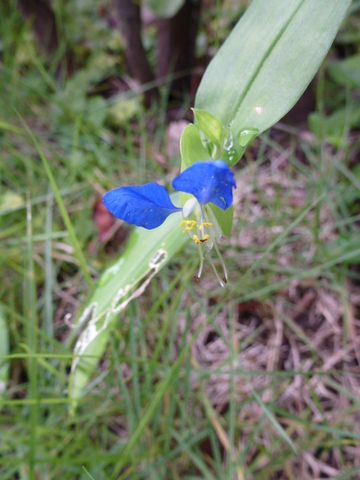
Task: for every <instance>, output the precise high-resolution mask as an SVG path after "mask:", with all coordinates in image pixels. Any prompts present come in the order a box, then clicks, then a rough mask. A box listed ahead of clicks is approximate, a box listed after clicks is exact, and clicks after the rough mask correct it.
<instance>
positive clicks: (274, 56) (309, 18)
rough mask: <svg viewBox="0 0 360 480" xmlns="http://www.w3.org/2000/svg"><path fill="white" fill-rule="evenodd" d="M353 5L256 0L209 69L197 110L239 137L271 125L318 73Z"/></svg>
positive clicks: (337, 1)
mask: <svg viewBox="0 0 360 480" xmlns="http://www.w3.org/2000/svg"><path fill="white" fill-rule="evenodd" d="M350 3H351V0H332V1H331V2H329V1H328V0H316V1H314V0H277V1H276V2H269V1H268V0H253V2H252V3H251V5H250V7H249V8H248V10H247V11H246V12H245V14H244V15H243V16H242V17H241V19H240V21H239V22H238V24H237V25H236V27H235V28H234V30H233V31H232V33H231V34H230V36H229V37H228V39H227V40H226V41H225V43H224V44H223V46H222V47H221V48H220V50H219V52H218V53H217V55H216V56H215V57H214V59H213V60H212V62H211V63H210V65H209V67H208V68H207V70H206V73H205V75H204V77H203V79H202V81H201V84H200V86H199V89H198V92H197V96H196V102H195V106H196V108H200V109H204V110H207V111H209V112H210V113H212V114H213V115H215V116H216V117H217V118H219V119H221V120H222V121H223V122H224V123H225V124H229V125H231V127H232V131H233V133H234V134H235V135H237V134H238V133H239V132H240V130H242V129H246V128H249V127H251V128H257V129H259V131H260V132H263V131H264V130H266V129H267V128H269V127H271V126H272V125H273V124H274V123H276V122H277V121H278V120H280V118H282V117H283V116H284V115H285V114H286V113H287V112H288V111H289V110H290V109H291V108H292V106H293V105H294V104H295V103H296V101H297V100H298V99H299V98H300V96H301V94H302V93H303V92H304V90H305V88H306V87H307V85H308V84H309V83H310V81H311V79H312V78H313V77H314V75H315V74H316V72H317V70H318V68H319V66H320V64H321V62H322V60H323V59H324V57H325V55H326V53H327V51H328V50H329V48H330V45H331V43H332V42H333V40H334V37H335V35H336V32H337V31H338V29H339V27H340V25H341V22H342V20H343V18H344V16H345V14H346V11H347V9H348V7H349V5H350ZM219 72H221V75H219Z"/></svg>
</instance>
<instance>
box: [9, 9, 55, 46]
mask: <svg viewBox="0 0 360 480" xmlns="http://www.w3.org/2000/svg"><path fill="white" fill-rule="evenodd" d="M18 1H19V7H20V10H21V12H22V14H23V15H24V16H25V18H27V19H29V20H30V21H31V22H32V23H33V29H34V33H35V35H36V39H37V41H38V44H39V45H40V46H41V47H42V48H43V49H44V50H45V52H46V53H50V54H51V53H54V52H55V51H56V50H57V48H58V34H57V30H56V20H55V15H54V12H53V11H52V9H51V7H50V5H49V4H48V2H47V1H46V0H18Z"/></svg>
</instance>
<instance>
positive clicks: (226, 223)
mask: <svg viewBox="0 0 360 480" xmlns="http://www.w3.org/2000/svg"><path fill="white" fill-rule="evenodd" d="M210 208H211V211H212V212H213V214H214V216H215V219H216V221H217V223H218V225H219V227H220V228H221V231H222V233H223V235H225V236H226V237H229V236H230V235H231V229H232V222H233V215H234V207H233V206H232V205H231V207H230V208H228V209H227V210H221V208H219V207H217V206H216V205H214V204H212V203H211V204H210Z"/></svg>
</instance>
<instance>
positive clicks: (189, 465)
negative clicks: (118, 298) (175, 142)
mask: <svg viewBox="0 0 360 480" xmlns="http://www.w3.org/2000/svg"><path fill="white" fill-rule="evenodd" d="M2 9H3V10H5V7H4V6H1V7H0V32H1V37H2V38H3V45H4V47H2V48H3V51H2V52H1V54H2V63H1V65H0V92H1V94H0V147H1V152H2V154H1V163H0V269H1V272H2V281H1V283H0V307H1V308H0V314H1V315H2V316H3V318H4V319H5V322H6V323H5V325H6V329H7V330H8V333H9V335H10V345H9V354H6V353H4V355H3V357H2V358H1V362H3V361H5V362H8V363H9V365H10V372H9V379H8V385H7V388H6V390H5V391H4V392H2V393H1V397H0V429H1V435H0V478H1V480H7V479H9V480H13V479H21V480H23V479H24V480H25V479H31V480H35V479H41V480H42V479H58V478H61V479H62V480H67V479H69V480H73V479H81V480H83V479H84V480H86V479H89V478H90V479H91V478H92V479H95V480H103V479H112V478H114V479H115V478H123V479H125V478H131V479H135V480H136V479H139V480H140V479H154V480H158V479H175V480H176V479H180V478H181V479H189V480H190V479H209V480H210V479H229V480H231V479H233V478H235V479H251V478H256V479H260V480H261V479H264V480H265V479H271V478H301V477H300V475H301V474H300V473H299V472H300V471H301V470H299V468H300V467H299V465H302V466H304V465H307V466H308V465H309V464H308V463H306V462H307V460H306V459H308V458H309V455H310V456H311V457H312V458H313V459H315V461H316V462H318V465H320V467H321V468H323V465H328V467H329V468H330V467H332V468H334V467H333V465H334V458H335V459H336V464H337V470H338V472H339V473H338V474H337V476H336V477H331V476H330V474H329V477H328V478H338V479H347V478H354V479H355V478H357V477H358V476H359V474H360V465H359V464H356V461H355V459H356V452H355V449H357V451H359V450H358V449H359V448H360V432H359V429H358V427H357V424H356V418H357V416H358V411H359V404H360V401H359V397H358V392H359V390H358V389H359V384H360V375H359V369H358V367H359V365H358V363H357V362H358V360H359V359H357V358H356V353H355V350H356V345H358V343H357V344H356V342H357V341H358V340H359V337H360V332H359V327H358V325H357V324H356V320H355V319H356V314H357V310H356V309H357V308H358V306H356V305H355V303H354V301H353V297H354V296H355V293H356V289H358V284H359V268H358V266H359V260H360V234H359V229H358V222H359V214H358V202H359V196H360V193H359V172H358V170H356V169H355V168H353V164H354V162H353V159H354V158H355V154H356V152H358V150H359V138H358V136H356V135H357V134H356V133H354V136H353V137H351V138H350V137H345V138H344V141H343V142H342V143H341V145H340V146H339V147H338V148H334V147H332V148H330V147H329V145H328V142H327V139H326V138H323V139H318V138H314V139H313V140H311V141H307V140H304V139H303V136H301V133H303V132H301V131H300V130H299V129H293V131H292V133H290V134H286V135H285V137H284V133H283V132H281V131H280V130H279V128H278V129H274V131H273V132H272V134H271V135H270V134H265V135H263V137H262V138H261V140H259V141H258V142H257V143H256V145H255V146H254V148H252V149H251V150H250V151H249V152H248V153H247V155H246V158H245V159H244V161H243V162H242V164H243V166H242V169H241V170H240V169H237V176H238V191H237V202H238V203H237V205H236V220H235V222H234V231H233V234H232V237H231V238H230V239H225V240H224V242H223V245H222V252H223V254H224V258H225V261H226V264H227V268H228V270H229V277H230V282H229V285H228V287H227V288H226V289H221V288H220V287H219V286H218V285H217V282H216V279H215V278H214V276H213V274H212V271H211V268H210V266H207V267H206V269H205V272H204V274H203V278H202V280H201V282H200V283H199V284H197V283H194V281H193V278H192V277H193V273H194V271H195V266H196V265H197V262H198V258H197V252H196V249H194V248H193V247H192V245H188V246H187V247H186V248H185V250H184V251H183V252H182V253H180V254H179V255H177V257H176V258H175V259H174V261H172V262H171V263H170V265H169V266H168V267H166V268H165V269H164V270H162V271H161V272H160V274H159V275H158V276H156V277H155V278H154V280H153V281H152V283H151V285H150V287H148V289H147V290H146V292H145V294H144V295H143V296H141V297H140V298H139V299H137V300H136V301H134V302H133V303H131V304H130V305H129V307H128V308H127V310H126V311H125V312H124V314H123V316H122V318H121V321H119V323H118V325H117V328H116V329H115V330H114V332H113V334H112V336H111V340H110V343H109V345H108V347H107V349H106V354H105V356H104V358H103V359H101V362H100V364H99V367H98V369H97V371H96V372H95V374H94V375H93V376H92V379H91V382H90V384H89V386H88V389H87V392H86V395H85V396H84V398H83V399H82V400H81V402H80V405H79V408H78V409H77V411H76V414H75V415H74V416H70V415H69V409H70V401H69V399H68V395H67V393H68V379H69V368H70V365H71V362H72V359H73V352H72V348H71V344H69V342H67V341H66V339H67V337H69V336H71V334H72V332H73V328H72V326H73V325H74V323H75V319H76V315H77V313H78V312H79V311H80V309H81V306H82V305H83V304H84V302H85V300H86V298H87V296H88V293H89V287H90V288H91V283H92V280H91V278H97V277H98V276H99V275H100V273H101V272H102V271H104V269H105V268H106V267H107V266H108V265H110V264H111V262H112V260H113V259H115V258H117V256H118V252H120V251H121V249H122V248H123V246H124V245H123V244H117V243H116V242H113V243H112V246H111V252H112V253H109V251H108V250H106V249H105V248H104V247H103V246H102V245H100V244H99V243H96V236H97V231H96V227H95V225H94V222H93V219H92V213H93V212H92V209H93V205H94V202H95V200H96V194H97V193H102V192H103V191H105V190H106V189H109V188H111V187H113V186H116V185H119V184H121V183H122V182H126V183H139V182H145V181H150V180H153V179H154V178H158V179H161V178H164V177H165V178H166V179H167V178H170V177H171V176H172V174H173V173H174V172H175V171H176V169H177V166H178V159H176V158H170V159H167V167H166V169H164V168H163V167H161V166H160V164H159V163H158V162H156V160H155V155H154V149H155V146H156V148H157V149H159V150H160V152H161V153H162V154H165V153H164V152H165V145H164V140H163V138H164V133H165V125H164V121H163V119H164V115H165V111H164V110H163V109H164V108H166V104H165V102H164V104H163V106H162V110H161V111H160V112H157V118H158V119H159V121H158V125H157V128H156V131H155V133H154V135H153V136H152V135H150V134H149V133H148V131H147V129H146V123H147V121H148V119H149V118H150V117H151V116H152V113H146V112H144V111H143V109H142V107H141V104H140V102H139V99H138V98H137V97H134V99H133V101H134V103H133V104H132V105H130V107H129V103H124V100H121V99H120V100H116V101H114V100H104V99H103V98H102V97H99V96H98V97H96V96H95V97H94V96H90V95H88V92H89V91H92V89H93V88H94V86H96V85H97V83H98V82H99V81H100V80H101V79H102V78H105V77H106V76H107V75H108V74H111V73H112V72H113V69H114V65H113V63H111V61H113V60H114V58H107V59H105V58H104V55H103V54H104V51H106V45H107V44H108V43H111V41H112V40H113V38H112V37H113V36H114V34H113V33H112V32H107V33H106V28H105V25H104V24H102V23H101V22H100V21H99V20H98V19H97V20H96V22H95V20H94V18H95V14H96V12H95V11H94V12H93V13H89V11H87V12H83V13H81V15H80V14H79V15H80V17H81V21H82V23H83V24H85V25H89V24H92V22H93V21H94V23H93V24H94V26H93V28H92V30H91V33H90V35H91V39H92V41H93V43H94V45H95V44H96V41H97V39H101V41H100V43H99V44H98V46H97V47H96V48H95V47H94V51H93V52H92V60H91V61H90V59H87V61H84V66H83V68H82V69H81V70H80V71H79V72H78V74H77V75H76V76H75V77H74V78H73V79H72V80H71V81H69V82H68V83H66V82H63V81H62V80H59V79H57V78H56V77H55V75H54V72H55V71H56V68H55V67H56V65H52V66H51V68H47V67H48V64H47V62H46V59H45V58H43V56H37V54H36V53H35V52H36V50H35V44H34V42H33V40H32V38H31V34H30V31H29V28H28V27H26V26H24V25H23V24H22V22H21V20H20V17H19V15H18V13H17V12H16V10H15V9H14V7H12V8H10V9H8V10H7V12H6V14H7V15H6V21H5V20H4V15H3V14H2V13H3V12H2ZM72 21H73V23H71V20H69V22H70V23H69V27H68V32H67V35H68V37H67V38H64V39H63V41H64V42H65V41H66V42H67V43H70V44H71V43H72V42H73V44H75V40H76V39H77V37H76V34H75V33H74V32H75V31H76V29H75V27H76V20H75V19H73V20H72ZM79 35H80V34H79ZM80 37H81V35H80ZM80 40H81V38H80ZM216 41H217V40H216V39H215V42H216ZM110 57H111V55H110ZM114 57H115V54H114ZM105 60H106V61H105ZM92 61H93V65H100V67H97V68H95V67H94V66H92ZM96 62H98V63H96ZM106 62H107V63H106ZM121 68H123V67H121ZM80 74H81V75H82V76H80ZM329 88H330V87H329ZM323 100H324V101H325V99H323ZM114 103H117V104H118V105H117V107H118V108H119V109H120V110H126V109H127V108H134V114H133V115H132V116H131V118H127V119H125V120H124V119H122V120H120V121H119V123H118V124H117V125H116V126H114V124H113V123H112V122H113V120H111V117H110V113H109V112H110V110H111V109H112V107H113V105H114ZM18 114H19V115H20V116H21V118H22V119H23V120H24V122H26V126H25V124H24V122H23V121H21V120H20V118H19V115H18ZM34 138H35V139H36V141H34ZM153 138H155V141H153ZM154 145H155V146H154ZM43 153H44V155H43ZM281 156H283V157H284V160H283V163H282V162H281V161H279V158H280V157H281ZM246 189H248V190H249V191H248V193H246V191H247V190H246ZM94 241H95V248H92V249H91V248H90V245H91V244H94ZM94 252H95V253H94ZM86 280H87V281H86ZM311 295H312V296H313V297H314V299H313V300H312V303H311V302H310V300H309V302H310V303H306V301H305V300H306V298H307V297H306V296H308V297H309V298H310V299H311ZM337 308H338V309H339V311H340V314H339V315H340V317H339V316H336V309H337ZM316 309H318V310H316ZM321 309H323V310H321ZM315 310H316V312H315ZM321 312H322V313H321ZM329 312H330V313H329ZM325 314H329V315H330V314H333V317H329V319H328V320H326V318H325V317H324V315H325ZM321 315H323V316H322V317H321ZM324 318H325V319H324ZM332 319H335V320H334V324H331V320H332ZM1 325H3V323H0V326H1ZM325 326H326V328H325ZM1 328H4V332H3V333H1V332H0V335H2V337H1V338H6V337H5V326H2V327H1ZM322 329H323V330H324V332H323V333H324V335H325V334H326V335H327V336H325V337H324V339H323V340H322V341H321V340H320V339H319V335H320V333H322V331H323V330H322ZM326 329H327V330H326ZM317 342H318V343H317ZM354 342H355V343H354ZM192 343H193V344H192ZM3 351H4V352H6V350H5V349H4V350H3ZM342 351H344V352H345V353H344V355H343V356H341V355H340V354H341V352H342ZM335 355H340V356H339V359H338V360H337V361H336V358H334V363H330V364H329V363H327V362H328V360H329V358H333V357H334V356H335ZM1 366H2V364H0V368H1ZM320 387H321V388H320ZM296 389H298V390H296ZM354 452H355V453H354ZM357 461H358V460H357ZM320 467H319V468H320ZM321 472H322V473H320V474H324V471H321ZM320 474H319V475H320ZM313 477H314V478H315V473H314V471H313ZM321 478H325V477H321Z"/></svg>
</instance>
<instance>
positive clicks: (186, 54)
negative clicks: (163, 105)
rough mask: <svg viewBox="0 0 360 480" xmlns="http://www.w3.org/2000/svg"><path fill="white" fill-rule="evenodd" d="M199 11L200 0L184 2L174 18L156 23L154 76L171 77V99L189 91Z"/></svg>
mask: <svg viewBox="0 0 360 480" xmlns="http://www.w3.org/2000/svg"><path fill="white" fill-rule="evenodd" d="M200 10H201V0H186V1H185V3H184V5H183V7H182V8H181V9H180V10H179V11H178V13H177V14H176V15H174V17H172V18H169V19H167V20H160V22H159V29H158V42H157V72H156V73H157V77H158V78H162V77H165V76H167V75H169V74H171V73H174V74H175V78H174V80H173V81H172V83H171V87H170V94H171V96H172V97H173V98H178V99H182V98H183V97H184V95H186V94H189V91H190V82H191V70H192V69H193V67H194V65H195V41H196V35H197V30H198V26H199V19H200ZM176 73H178V74H179V75H180V76H179V77H178V78H176V77H177V76H176Z"/></svg>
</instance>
